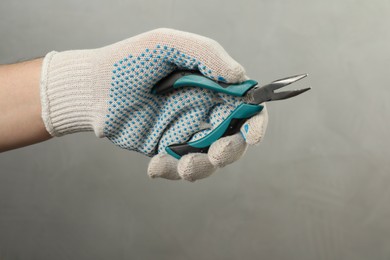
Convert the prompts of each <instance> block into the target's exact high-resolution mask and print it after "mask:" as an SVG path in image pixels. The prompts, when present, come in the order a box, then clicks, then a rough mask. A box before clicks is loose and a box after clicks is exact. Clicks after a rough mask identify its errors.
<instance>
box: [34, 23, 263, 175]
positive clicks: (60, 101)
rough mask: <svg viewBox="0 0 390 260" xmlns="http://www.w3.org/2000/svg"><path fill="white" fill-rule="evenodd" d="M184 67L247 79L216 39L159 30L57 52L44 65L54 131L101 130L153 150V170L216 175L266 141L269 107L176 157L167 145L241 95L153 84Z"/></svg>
mask: <svg viewBox="0 0 390 260" xmlns="http://www.w3.org/2000/svg"><path fill="white" fill-rule="evenodd" d="M177 68H181V69H191V70H194V69H196V70H199V71H200V72H201V73H202V74H203V75H205V76H207V77H209V78H211V79H214V80H219V81H225V82H229V83H236V82H240V81H243V80H245V79H246V78H247V77H246V76H245V71H244V69H243V67H242V66H241V65H239V64H238V63H237V62H236V61H235V60H233V59H232V58H231V57H230V56H229V55H228V54H227V53H226V51H225V50H224V49H223V48H222V47H221V46H220V45H219V44H218V43H217V42H215V41H214V40H211V39H209V38H205V37H202V36H199V35H195V34H191V33H186V32H181V31H176V30H171V29H157V30H154V31H150V32H147V33H144V34H140V35H138V36H135V37H132V38H129V39H127V40H124V41H121V42H118V43H115V44H113V45H109V46H106V47H103V48H99V49H93V50H81V51H67V52H59V53H57V52H51V53H49V54H47V55H46V57H45V59H44V64H43V72H42V82H41V93H42V117H43V120H44V122H45V126H46V128H47V130H48V132H49V133H50V134H51V135H53V136H61V135H64V134H69V133H74V132H80V131H94V132H95V134H96V135H97V136H99V137H107V138H109V139H110V140H111V141H112V142H113V143H114V144H116V145H118V146H119V147H121V148H125V149H128V150H134V151H137V152H141V153H143V154H145V155H148V156H154V157H153V158H152V160H151V162H150V165H149V169H148V174H149V176H151V177H162V178H167V179H181V178H183V179H186V180H189V181H194V180H196V179H200V178H204V177H207V176H209V175H210V174H211V173H212V172H214V171H215V169H216V168H218V167H223V166H225V165H227V164H229V163H232V162H233V161H235V160H237V159H238V158H240V157H241V155H242V154H243V153H244V152H245V150H246V147H247V144H248V143H249V144H255V143H258V142H260V140H261V138H262V137H263V135H264V132H265V129H266V125H267V111H266V109H263V111H262V112H261V113H260V114H258V115H256V116H254V117H253V118H251V119H249V120H248V122H247V123H245V124H244V126H243V127H242V129H241V133H238V134H235V135H233V136H229V137H225V138H222V139H220V140H218V141H217V142H215V143H214V144H213V145H212V146H211V147H210V150H209V153H208V154H189V155H186V156H183V157H182V158H181V159H180V160H176V159H174V158H173V157H171V156H170V155H167V154H165V150H164V149H165V147H166V146H168V145H171V144H174V143H182V142H185V141H188V139H190V138H191V141H194V140H196V139H199V138H202V137H203V136H205V135H206V134H207V133H208V132H209V131H211V130H212V129H214V128H215V127H217V126H218V125H219V124H220V123H221V122H222V121H223V120H224V119H225V118H226V117H227V116H228V115H229V114H230V113H231V112H232V111H233V110H234V109H235V108H236V107H237V106H238V105H239V104H240V103H241V102H242V100H241V98H239V97H232V96H228V95H226V94H221V93H216V92H213V91H210V90H207V89H199V88H192V87H186V88H183V89H179V90H176V91H174V92H172V93H170V94H167V95H154V94H152V93H151V88H152V87H153V86H154V85H155V84H156V82H158V81H159V80H160V79H161V78H163V77H165V76H167V75H168V74H169V73H171V72H172V71H174V70H175V69H177Z"/></svg>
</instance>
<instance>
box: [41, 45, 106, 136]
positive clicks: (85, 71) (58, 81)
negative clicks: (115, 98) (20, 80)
mask: <svg viewBox="0 0 390 260" xmlns="http://www.w3.org/2000/svg"><path fill="white" fill-rule="evenodd" d="M93 57H94V55H93V52H92V51H89V50H87V51H85V50H83V51H66V52H55V51H53V52H50V53H48V54H47V55H46V56H45V58H44V61H43V65H42V73H41V84H40V91H41V104H42V119H43V122H44V124H45V126H46V130H47V131H48V132H49V133H50V134H51V135H52V136H62V135H66V134H70V133H75V132H85V131H95V133H96V135H98V136H100V135H102V132H103V131H102V129H96V126H98V125H99V123H98V122H99V120H100V121H101V118H100V117H101V114H102V113H101V112H100V111H101V108H102V107H103V106H104V100H103V99H102V98H101V97H98V96H96V94H95V93H96V91H94V89H93V86H94V83H93V82H94V79H93V75H94V73H93V71H94V62H93ZM94 92H95V93H94Z"/></svg>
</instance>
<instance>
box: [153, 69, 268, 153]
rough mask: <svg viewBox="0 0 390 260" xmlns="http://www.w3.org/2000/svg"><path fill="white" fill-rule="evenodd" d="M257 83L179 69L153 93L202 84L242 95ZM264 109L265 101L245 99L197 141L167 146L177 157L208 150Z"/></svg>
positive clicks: (222, 91)
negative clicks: (229, 80) (219, 79)
mask: <svg viewBox="0 0 390 260" xmlns="http://www.w3.org/2000/svg"><path fill="white" fill-rule="evenodd" d="M257 84H258V83H257V81H254V80H246V81H244V82H242V83H239V84H228V83H224V82H217V81H213V80H211V79H209V78H206V77H205V76H203V75H202V74H201V73H200V72H198V71H188V70H176V71H174V72H172V73H171V74H169V75H168V76H167V77H165V78H163V79H162V80H160V81H159V82H157V84H156V85H155V86H154V87H153V89H152V93H154V94H157V95H159V94H165V93H168V92H170V91H172V90H174V89H177V88H181V87H199V88H205V89H210V90H213V91H216V92H221V93H225V94H228V95H232V96H237V97H242V96H244V95H245V94H246V93H247V92H248V90H250V89H252V88H253V87H254V86H256V85H257ZM262 109H263V106H262V105H254V104H247V103H242V104H240V105H239V106H238V107H237V108H236V109H235V110H233V112H232V113H231V114H230V115H229V116H228V117H227V118H226V119H225V120H224V121H223V122H222V123H221V124H219V125H218V126H217V127H216V128H215V129H213V130H212V131H211V132H210V133H209V134H208V135H206V136H205V137H203V138H201V139H199V140H196V141H193V142H185V143H181V144H173V145H170V146H167V147H166V148H165V150H166V152H167V153H168V154H170V155H172V156H173V157H175V158H177V159H180V158H181V157H182V156H183V155H186V154H189V153H207V152H208V150H209V148H210V145H211V144H212V143H214V142H215V141H217V140H218V139H220V138H221V137H225V136H229V135H233V134H235V133H238V132H239V131H240V128H241V126H242V125H243V124H244V122H245V121H246V120H247V119H248V118H250V117H252V116H254V115H256V114H257V113H259V112H260V111H261V110H262Z"/></svg>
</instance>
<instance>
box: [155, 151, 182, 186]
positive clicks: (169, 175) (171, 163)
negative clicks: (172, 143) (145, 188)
mask: <svg viewBox="0 0 390 260" xmlns="http://www.w3.org/2000/svg"><path fill="white" fill-rule="evenodd" d="M177 162H178V160H176V159H175V158H173V157H172V156H170V155H169V154H157V155H155V156H154V157H153V158H152V159H151V160H150V162H149V166H148V175H149V177H150V178H164V179H168V180H180V179H181V177H180V176H179V174H178V172H177Z"/></svg>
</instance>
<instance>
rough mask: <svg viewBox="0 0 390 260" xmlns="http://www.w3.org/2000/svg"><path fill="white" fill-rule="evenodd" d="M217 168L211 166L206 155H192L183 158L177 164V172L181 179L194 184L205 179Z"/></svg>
mask: <svg viewBox="0 0 390 260" xmlns="http://www.w3.org/2000/svg"><path fill="white" fill-rule="evenodd" d="M216 169H217V168H216V167H215V166H214V165H212V164H211V162H210V160H209V158H208V156H207V154H201V153H192V154H187V155H185V156H183V157H182V158H181V159H180V160H179V163H178V168H177V170H178V172H179V175H180V177H181V178H182V179H184V180H187V181H190V182H194V181H196V180H199V179H203V178H206V177H208V176H210V175H211V174H212V173H214V172H215V170H216Z"/></svg>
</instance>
